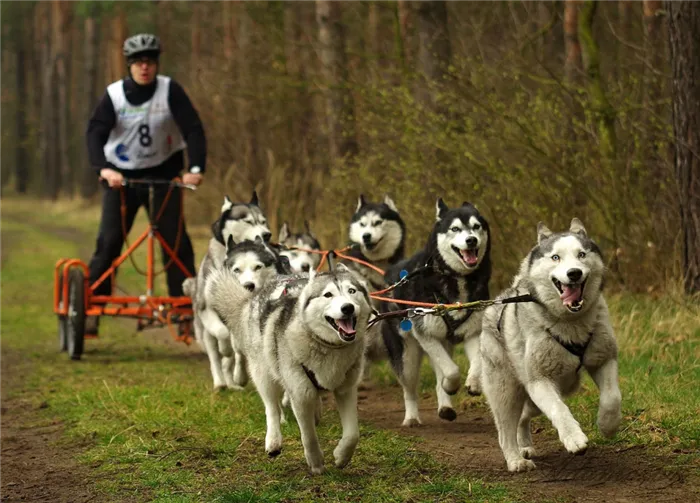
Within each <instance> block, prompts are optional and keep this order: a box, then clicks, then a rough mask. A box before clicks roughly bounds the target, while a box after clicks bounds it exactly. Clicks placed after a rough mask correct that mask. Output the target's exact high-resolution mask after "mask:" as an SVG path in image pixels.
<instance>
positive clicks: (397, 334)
mask: <svg viewBox="0 0 700 503" xmlns="http://www.w3.org/2000/svg"><path fill="white" fill-rule="evenodd" d="M436 210H437V214H436V222H435V225H434V226H433V230H432V232H431V233H430V236H429V238H428V242H427V243H426V245H425V247H424V248H423V249H422V250H420V251H419V252H418V253H416V254H415V255H414V256H412V257H411V258H409V259H407V260H405V261H402V262H399V263H397V264H396V265H394V266H392V267H391V268H390V269H389V271H387V274H386V276H387V279H388V280H389V282H390V283H394V282H396V281H398V280H399V273H400V271H401V270H406V271H407V272H409V273H411V272H414V271H419V270H422V272H416V273H415V274H416V276H415V277H413V278H412V279H411V280H410V281H409V282H408V283H405V284H404V285H402V286H400V287H398V288H396V289H395V290H394V291H393V296H394V298H396V299H403V300H410V301H419V302H425V303H443V304H452V303H456V302H470V301H475V300H485V299H488V298H489V280H490V278H491V258H490V250H491V240H490V234H489V225H488V222H487V221H486V219H485V218H484V217H483V216H482V215H481V214H480V213H479V211H478V210H477V209H476V207H475V206H473V205H472V204H470V203H467V202H465V203H464V204H463V205H462V206H459V207H457V208H452V209H450V208H449V207H448V206H447V205H446V204H445V203H444V201H443V200H442V198H439V199H438V200H437V205H436ZM400 308H401V305H395V304H385V305H383V306H382V310H383V311H388V310H392V309H400ZM480 332H481V313H480V312H474V311H455V312H454V314H448V315H447V316H445V317H440V316H433V315H429V316H425V317H422V318H415V319H414V321H413V326H412V327H411V328H410V329H409V330H408V331H404V330H403V329H401V328H400V324H399V322H398V321H396V320H391V321H390V320H385V321H384V322H383V324H382V339H383V343H384V345H385V348H386V352H387V353H388V355H389V360H390V361H391V364H392V368H393V369H394V372H395V373H396V375H397V377H398V379H399V382H400V383H401V386H402V387H403V393H404V404H405V408H406V414H405V417H404V421H403V425H404V426H416V425H418V424H420V423H421V421H420V417H419V415H418V386H419V378H420V366H421V361H422V359H423V354H424V353H425V354H427V355H428V357H429V358H430V363H431V365H432V367H433V369H434V370H435V375H436V378H437V386H436V391H437V398H438V415H439V416H440V418H442V419H445V420H448V421H453V420H454V419H455V418H456V417H457V414H456V412H455V410H454V408H453V407H452V402H451V399H450V395H453V394H455V393H456V392H457V391H458V389H459V385H460V371H459V367H458V366H457V364H456V363H455V362H454V361H453V359H452V352H453V349H454V346H455V345H456V344H457V343H459V342H461V341H464V342H465V349H466V353H467V356H468V358H469V364H470V365H469V374H468V376H467V383H466V384H467V390H468V391H469V393H470V394H479V393H481V384H480V379H479V377H480V374H481V371H480V358H479V338H478V336H479V333H480Z"/></svg>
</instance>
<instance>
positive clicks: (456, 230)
mask: <svg viewBox="0 0 700 503" xmlns="http://www.w3.org/2000/svg"><path fill="white" fill-rule="evenodd" d="M450 230H451V231H452V232H459V231H461V230H462V229H460V228H459V227H452V228H451V229H450Z"/></svg>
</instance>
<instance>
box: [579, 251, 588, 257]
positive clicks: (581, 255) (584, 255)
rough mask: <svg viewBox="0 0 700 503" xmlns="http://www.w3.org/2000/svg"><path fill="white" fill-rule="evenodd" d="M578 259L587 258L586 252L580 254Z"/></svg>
mask: <svg viewBox="0 0 700 503" xmlns="http://www.w3.org/2000/svg"><path fill="white" fill-rule="evenodd" d="M578 258H586V252H578Z"/></svg>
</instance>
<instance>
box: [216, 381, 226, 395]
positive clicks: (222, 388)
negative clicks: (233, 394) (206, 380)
mask: <svg viewBox="0 0 700 503" xmlns="http://www.w3.org/2000/svg"><path fill="white" fill-rule="evenodd" d="M227 389H228V388H227V387H226V385H225V384H223V383H222V384H215V385H214V392H215V393H223V392H224V391H226V390H227Z"/></svg>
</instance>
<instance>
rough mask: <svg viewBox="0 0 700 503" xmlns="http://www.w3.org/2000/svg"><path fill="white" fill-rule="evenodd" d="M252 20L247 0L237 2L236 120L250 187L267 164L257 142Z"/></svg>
mask: <svg viewBox="0 0 700 503" xmlns="http://www.w3.org/2000/svg"><path fill="white" fill-rule="evenodd" d="M252 36H253V22H252V20H251V19H250V15H249V14H248V12H247V5H246V2H240V3H238V54H237V56H238V61H237V66H238V87H239V96H240V99H239V106H238V122H239V124H240V125H241V127H242V129H243V138H244V160H243V165H244V166H245V167H246V169H247V172H248V179H249V181H250V183H251V185H252V186H253V187H255V186H257V185H258V183H260V182H261V181H263V180H265V178H266V176H265V171H266V165H265V164H264V163H262V162H261V155H260V147H259V144H258V134H257V132H258V121H257V118H256V115H255V113H254V110H255V103H254V96H256V93H255V81H254V75H253V72H252V68H251V58H252V56H251V52H252V50H253V47H252V42H251V41H252Z"/></svg>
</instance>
